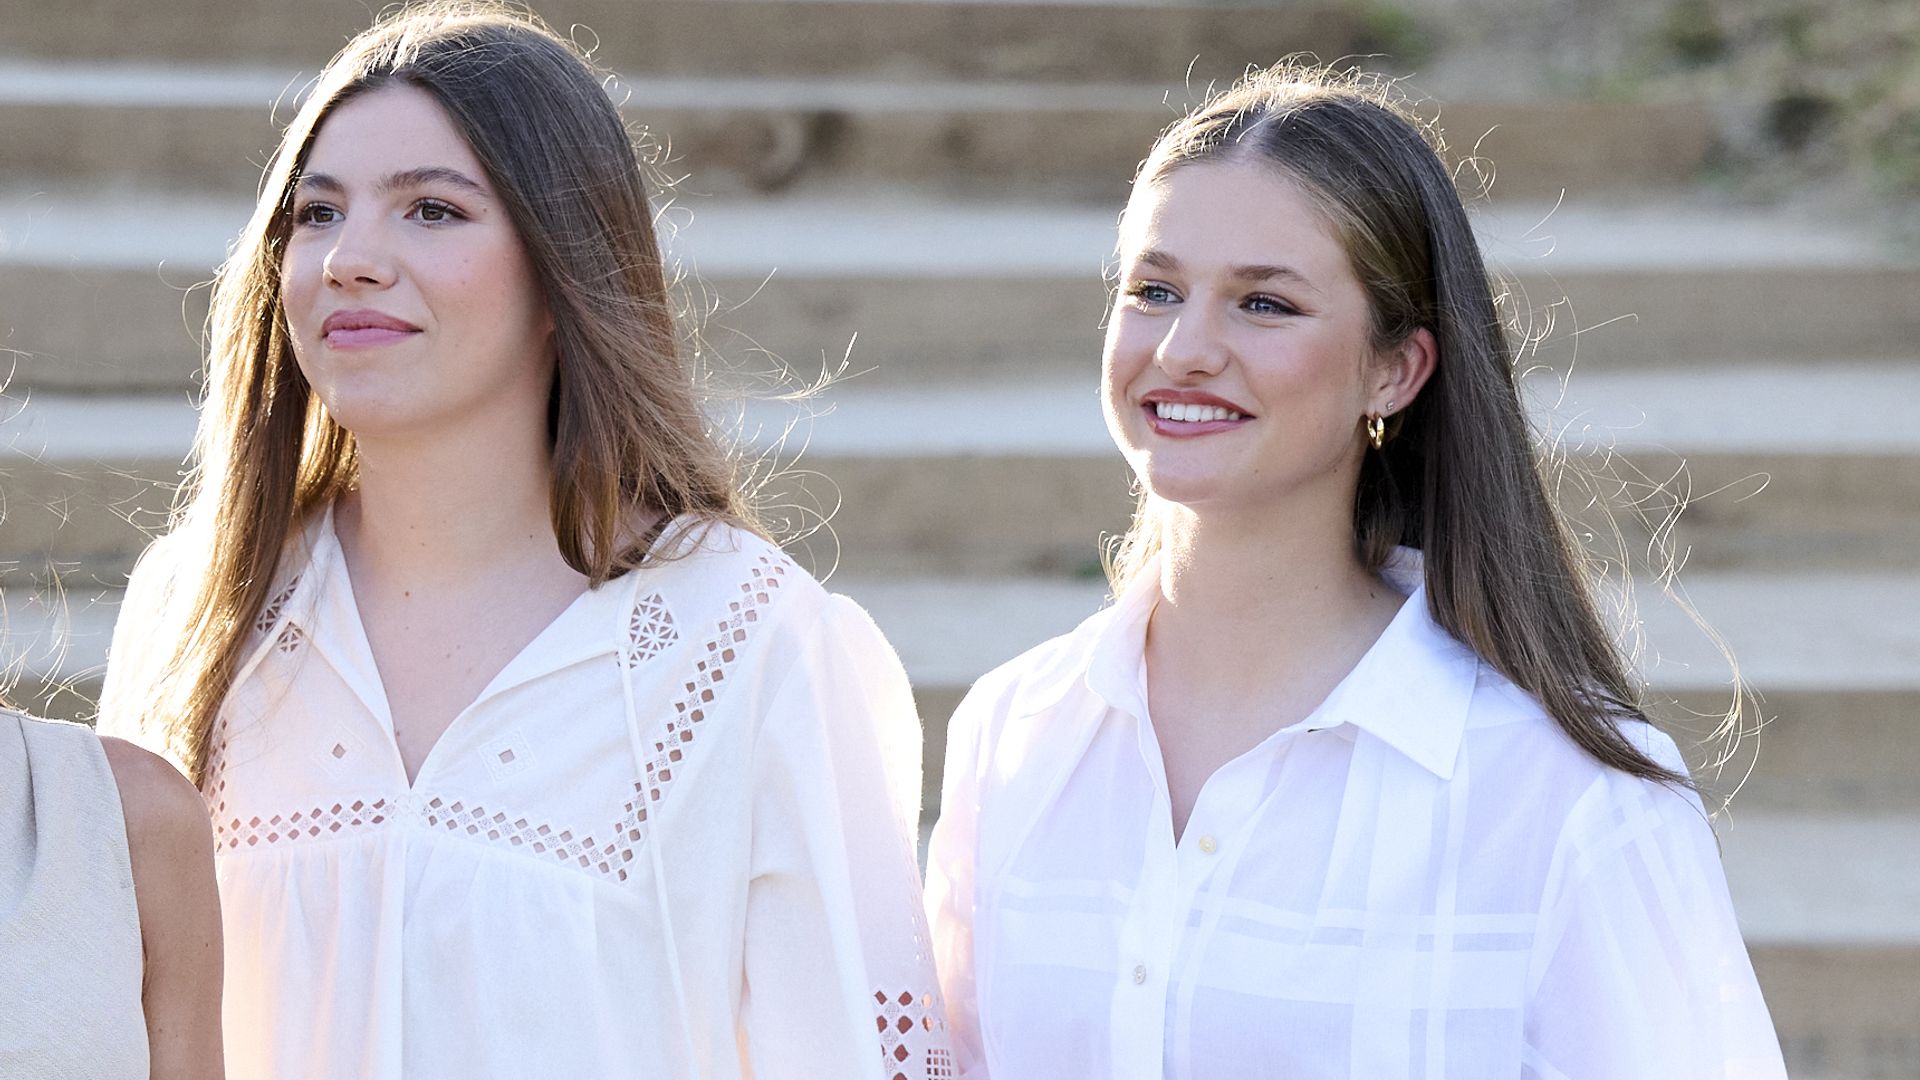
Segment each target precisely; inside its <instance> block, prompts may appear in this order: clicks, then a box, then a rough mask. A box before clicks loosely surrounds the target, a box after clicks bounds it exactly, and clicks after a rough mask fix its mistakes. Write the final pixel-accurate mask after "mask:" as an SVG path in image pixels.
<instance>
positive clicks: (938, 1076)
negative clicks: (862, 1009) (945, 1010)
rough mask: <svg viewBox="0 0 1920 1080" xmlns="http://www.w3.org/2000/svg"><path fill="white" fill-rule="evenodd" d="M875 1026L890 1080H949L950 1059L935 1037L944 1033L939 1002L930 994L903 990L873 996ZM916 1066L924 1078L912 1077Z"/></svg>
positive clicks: (951, 1059)
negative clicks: (920, 1079) (918, 1079)
mask: <svg viewBox="0 0 1920 1080" xmlns="http://www.w3.org/2000/svg"><path fill="white" fill-rule="evenodd" d="M873 1001H874V1006H875V1009H874V1025H875V1027H876V1028H877V1029H878V1031H879V1033H880V1057H881V1064H882V1066H883V1067H884V1068H885V1070H886V1075H887V1077H888V1078H889V1080H916V1078H917V1077H918V1076H920V1075H924V1076H925V1077H926V1080H952V1078H953V1076H954V1068H953V1055H952V1053H951V1052H949V1051H948V1049H947V1047H946V1040H945V1039H944V1038H942V1037H940V1035H939V1034H938V1033H940V1032H943V1031H945V1030H946V1020H945V1019H944V1018H943V1016H942V1014H941V1011H940V999H939V997H938V996H936V995H935V994H932V993H920V994H915V993H913V992H912V991H909V990H903V991H901V992H900V993H898V994H889V993H888V992H887V991H885V990H875V991H874V992H873ZM916 1063H917V1064H918V1066H919V1067H921V1068H924V1069H925V1070H926V1071H925V1072H924V1074H921V1073H915V1072H913V1071H912V1070H913V1069H914V1067H915V1065H916Z"/></svg>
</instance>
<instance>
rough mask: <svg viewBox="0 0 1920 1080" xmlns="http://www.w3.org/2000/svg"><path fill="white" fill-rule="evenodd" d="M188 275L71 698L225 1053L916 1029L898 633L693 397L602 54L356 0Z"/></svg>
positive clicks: (460, 10) (438, 1053)
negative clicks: (241, 221) (791, 543)
mask: <svg viewBox="0 0 1920 1080" xmlns="http://www.w3.org/2000/svg"><path fill="white" fill-rule="evenodd" d="M214 309H215V313H214V316H213V323H212V341H211V349H210V360H209V374H208V389H207V399H206V404H205V406H204V410H203V417H202V422H201V426H200V432H199V437H198V441H197V444H196V448H195V455H196V472H195V474H194V476H193V478H192V481H191V484H190V486H189V490H188V494H187V496H186V497H185V499H184V501H183V507H182V511H181V513H180V514H179V515H178V520H177V522H176V527H175V529H174V531H173V532H172V533H171V534H170V535H169V536H168V537H166V538H164V539H163V540H161V541H159V542H158V543H157V544H156V545H155V546H154V548H153V550H152V551H151V552H150V553H149V554H148V555H147V556H146V557H145V558H144V559H143V561H142V563H141V565H140V567H139V568H138V569H137V570H136V572H135V574H134V579H133V581H132V583H131V585H130V587H129V589H128V593H127V600H126V606H125V610H124V612H123V614H122V616H121V621H120V625H119V627H118V628H117V630H116V633H115V642H114V647H113V653H112V658H111V665H110V670H109V684H108V687H107V691H106V694H105V701H104V704H103V725H104V726H105V727H106V728H107V729H108V730H114V731H121V732H127V733H130V734H133V735H135V736H136V737H138V738H141V739H142V740H144V741H148V742H150V743H153V744H155V745H156V746H159V747H161V748H163V749H165V750H166V751H167V752H168V753H169V754H170V755H171V756H173V757H174V758H175V760H177V761H179V762H180V763H181V764H182V765H183V766H184V768H185V770H186V771H187V773H188V775H189V776H190V777H191V778H192V779H193V780H194V781H195V782H196V783H197V784H198V785H199V786H200V788H201V790H202V791H203V792H204V794H205V796H206V798H207V801H208V803H209V805H210V806H211V808H212V813H213V825H214V830H215V837H216V843H217V852H218V865H219V878H220V886H221V894H222V903H223V906H224V910H225V916H226V925H227V930H228V941H229V942H230V943H231V946H230V949H229V960H228V964H227V968H226V972H227V993H226V1006H225V1018H226V1029H227V1052H228V1060H229V1061H230V1062H231V1063H232V1066H233V1069H234V1071H235V1072H236V1073H237V1074H239V1075H244V1076H276V1077H290V1076H330V1077H332V1076H354V1077H363V1078H398V1077H402V1076H408V1077H415V1076H419V1077H424V1076H447V1077H454V1076H458V1077H488V1076H497V1077H515V1078H518V1077H526V1076H533V1075H548V1076H565V1077H594V1076H633V1075H647V1076H653V1075H659V1076H676V1077H713V1078H720V1077H738V1076H742V1075H747V1074H749V1073H750V1074H751V1075H753V1076H755V1077H758V1078H761V1080H765V1078H768V1077H815V1076H828V1075H830V1076H848V1077H859V1076H870V1077H875V1078H879V1077H882V1076H883V1075H884V1076H886V1077H894V1076H897V1075H904V1076H910V1077H915V1078H918V1077H921V1076H924V1075H926V1074H927V1072H928V1071H929V1070H932V1071H933V1072H934V1073H935V1074H936V1075H937V1074H938V1073H939V1071H940V1070H941V1069H942V1068H944V1067H945V1051H944V1049H943V1048H942V1044H941V1041H942V1034H941V1030H940V1023H939V1020H938V1015H937V1010H936V1009H935V1008H934V1006H933V999H932V992H933V990H934V987H933V985H932V979H933V974H932V969H931V965H930V962H929V957H928V956H927V955H926V954H925V950H924V948H923V946H922V942H923V941H924V937H925V935H924V930H923V927H924V924H923V922H922V921H921V916H920V912H919V905H918V896H917V893H916V886H917V873H916V869H915V866H914V862H913V847H912V839H911V837H912V831H911V830H912V827H913V821H914V818H915V816H916V810H917V805H918V787H919V785H918V780H919V774H918V748H917V740H918V728H917V721H916V717H915V713H914V707H913V702H912V699H911V696H910V694H909V691H908V688H907V684H906V679H905V676H904V674H903V672H902V670H901V667H900V664H899V661H898V660H897V659H896V658H895V656H894V654H893V653H892V651H891V649H890V648H889V647H888V645H887V643H886V642H885V640H884V639H883V638H882V637H881V636H880V634H879V632H878V631H877V630H876V629H875V627H874V626H873V624H872V622H871V621H870V620H869V619H868V618H867V616H866V614H865V613H864V612H862V611H861V610H860V609H859V608H858V607H856V606H854V605H853V604H852V603H850V602H849V601H847V600H845V599H844V598H841V597H837V596H833V595H831V594H829V593H827V592H826V591H825V590H824V589H823V588H822V587H821V586H820V585H819V584H818V583H817V582H815V581H814V580H812V579H811V578H810V577H809V576H808V575H807V574H806V573H805V572H803V571H802V570H801V569H800V568H799V567H797V566H796V565H795V564H793V563H792V562H790V561H789V560H788V559H787V558H786V557H785V556H783V555H782V553H781V552H780V550H779V548H778V547H776V546H775V545H774V544H773V543H771V542H770V541H768V540H767V539H765V538H764V537H763V536H762V535H761V533H760V532H759V530H758V528H757V527H756V524H755V520H754V515H753V511H752V509H751V507H750V506H749V504H748V502H747V501H746V500H745V499H744V498H743V497H742V495H741V493H740V490H739V486H738V478H737V476H736V460H735V458H734V457H733V456H732V455H731V452H730V451H729V450H728V449H727V448H726V447H725V446H723V445H722V444H721V443H719V442H717V441H716V440H715V439H714V438H713V437H711V436H710V435H709V433H708V430H707V423H706V419H705V416H704V414H703V410H702V402H701V400H700V398H699V395H698V394H697V393H696V386H695V382H694V379H693V375H692V373H691V372H690V370H689V368H688V366H687V364H686V362H685V359H684V357H683V356H682V355H681V353H680V351H679V349H678V347H677V342H676V334H675V326H674V318H673V315H672V312H671V306H670V301H669V295H668V287H667V276H666V271H665V267H664V265H663V260H662V255H661V252H660V248H659V245H658V242H657V239H656V236H655V233H654V229H653V225H652V210H651V208H650V206H649V201H648V190H647V186H646V184H645V183H644V182H643V176H642V173H641V171H640V168H639V166H638V164H637V162H636V157H635V152H634V147H633V145H632V144H631V142H630V141H629V138H628V134H627V131H626V129H625V128H624V126H623V124H622V121H621V118H620V115H619V113H618V112H617V110H616V109H615V108H614V106H613V104H612V103H611V102H610V101H609V100H608V97H607V94H606V91H605V89H604V88H603V84H602V81H601V75H600V73H597V72H595V71H594V70H593V69H592V68H590V67H589V65H588V64H587V63H586V62H585V60H584V59H583V57H582V56H581V55H580V54H579V53H578V52H577V51H576V50H575V49H574V48H573V47H572V46H571V45H569V44H568V43H566V42H564V41H562V40H561V39H559V38H558V37H556V36H555V35H553V34H552V33H551V32H549V31H547V30H546V29H544V28H543V27H541V26H539V25H537V24H536V23H534V22H533V21H532V20H531V19H530V18H529V17H526V16H523V15H519V14H515V13H513V12H511V11H508V10H507V9H505V8H501V7H493V6H489V5H484V4H472V3H467V4H457V5H435V6H425V7H414V8H409V9H404V10H402V11H400V12H399V13H397V14H395V15H393V16H391V17H389V18H387V19H384V20H383V21H381V22H380V23H378V24H377V25H376V26H375V27H374V28H373V29H371V30H369V31H367V32H366V33H364V34H362V35H361V36H360V37H358V38H356V39H355V40H354V41H353V42H351V43H350V44H349V45H348V46H347V48H346V49H345V50H344V51H343V52H342V53H341V54H340V55H339V56H338V57H337V58H336V59H335V60H334V61H333V62H332V63H331V64H330V65H329V66H328V67H327V69H326V70H325V71H324V72H323V73H322V75H321V76H320V78H319V80H318V81H317V83H316V85H315V86H314V88H313V89H312V91H311V94H310V97H309V98H308V100H307V101H306V103H305V104H304V105H303V106H302V107H301V109H300V111H299V113H298V115H297V116H296V117H295V118H294V120H293V122H292V123H291V125H290V126H289V127H288V129H287V131H286V134H285V136H284V139H283V141H282V144H281V146H280V149H279V151H278V153H277V154H276V156H275V157H274V159H273V162H272V164H271V165H270V166H269V168H268V172H267V177H266V182H265V184H264V187H263V191H262V197H261V200H260V203H259V207H258V209H257V211H256V212H255V214H254V217H253V219H252V221H251V223H250V224H249V225H248V227H247V229H246V232H245V233H244V234H243V235H242V237H241V239H240V242H239V244H238V245H237V247H236V249H235V251H234V253H233V255H232V256H231V258H230V259H229V260H228V262H227V264H226V266H225V267H224V269H223V270H222V272H221V274H220V277H219V280H218V282H217V283H216V286H215V297H214ZM883 1069H884V1070H885V1071H884V1072H883Z"/></svg>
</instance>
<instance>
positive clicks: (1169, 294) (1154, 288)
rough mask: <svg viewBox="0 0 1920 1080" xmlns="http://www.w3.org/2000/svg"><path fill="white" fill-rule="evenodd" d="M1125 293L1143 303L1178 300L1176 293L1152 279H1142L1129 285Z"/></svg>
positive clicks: (1162, 302)
mask: <svg viewBox="0 0 1920 1080" xmlns="http://www.w3.org/2000/svg"><path fill="white" fill-rule="evenodd" d="M1127 295H1128V296H1131V297H1133V298H1134V299H1135V300H1138V301H1140V302H1141V303H1143V304H1173V303H1178V302H1179V300H1180V296H1179V294H1178V293H1175V292H1174V291H1173V290H1172V289H1169V288H1167V287H1166V286H1165V285H1161V284H1159V283H1158V282H1153V281H1143V282H1140V283H1138V284H1136V285H1132V286H1129V287H1128V289H1127Z"/></svg>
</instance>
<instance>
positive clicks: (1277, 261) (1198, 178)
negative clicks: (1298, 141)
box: [1120, 161, 1346, 274]
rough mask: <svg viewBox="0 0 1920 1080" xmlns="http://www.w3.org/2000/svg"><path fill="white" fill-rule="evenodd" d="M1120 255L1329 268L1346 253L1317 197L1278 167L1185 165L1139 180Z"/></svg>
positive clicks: (1207, 264)
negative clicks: (1280, 171) (1278, 169)
mask: <svg viewBox="0 0 1920 1080" xmlns="http://www.w3.org/2000/svg"><path fill="white" fill-rule="evenodd" d="M1120 254H1121V257H1122V258H1124V259H1127V260H1129V261H1134V260H1140V259H1143V258H1145V259H1146V260H1147V261H1149V262H1155V261H1161V262H1163V261H1166V258H1167V257H1171V258H1172V260H1174V261H1176V262H1178V263H1179V264H1181V265H1182V266H1190V267H1192V268H1193V269H1196V270H1199V269H1201V268H1221V267H1230V266H1246V265H1291V266H1298V267H1299V268H1300V269H1301V270H1302V271H1303V272H1305V273H1308V274H1311V273H1312V271H1313V270H1316V269H1317V270H1320V271H1322V272H1326V271H1329V270H1332V269H1334V268H1337V267H1341V266H1344V264H1345V263H1346V252H1345V250H1344V249H1343V248H1342V246H1341V244H1340V241H1339V238H1338V237H1337V236H1336V235H1335V234H1334V232H1333V230H1332V229H1331V228H1330V227H1329V226H1328V224H1327V222H1326V219H1325V215H1323V214H1322V213H1321V212H1320V210H1319V208H1318V206H1317V205H1316V203H1315V201H1314V199H1313V197H1312V196H1311V195H1309V194H1308V193H1307V191H1306V190H1305V189H1304V188H1302V187H1301V186H1300V184H1299V183H1298V182H1297V181H1294V180H1292V179H1290V178H1288V177H1286V176H1284V175H1282V174H1280V173H1279V172H1277V171H1276V170H1274V169H1271V168H1267V167H1263V166H1260V165H1256V164H1251V163H1243V162H1232V161H1226V162H1200V163H1195V164H1190V165H1182V166H1179V167H1177V168H1174V169H1172V170H1170V171H1168V172H1164V173H1161V174H1160V175H1159V176H1156V177H1153V178H1151V179H1149V180H1143V181H1142V182H1140V183H1139V184H1136V185H1135V187H1134V191H1133V196H1132V198H1131V199H1130V200H1129V201H1128V203H1127V209H1126V212H1125V214H1123V215H1122V217H1121V220H1120Z"/></svg>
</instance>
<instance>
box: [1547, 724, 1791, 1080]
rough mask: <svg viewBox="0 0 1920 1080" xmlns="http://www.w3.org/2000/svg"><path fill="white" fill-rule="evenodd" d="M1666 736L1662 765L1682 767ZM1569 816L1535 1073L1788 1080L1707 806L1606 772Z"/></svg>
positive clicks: (1550, 913) (1553, 904)
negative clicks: (1747, 948) (1729, 891)
mask: <svg viewBox="0 0 1920 1080" xmlns="http://www.w3.org/2000/svg"><path fill="white" fill-rule="evenodd" d="M1659 741H1660V742H1661V743H1664V747H1656V748H1654V750H1655V753H1654V756H1655V757H1657V758H1661V759H1663V760H1666V761H1667V763H1668V764H1669V765H1674V766H1677V765H1678V764H1679V760H1680V759H1679V754H1678V753H1677V752H1675V751H1674V750H1673V747H1672V743H1671V741H1669V740H1666V739H1665V737H1664V736H1660V737H1659ZM1662 750H1664V751H1665V752H1661V751H1662ZM1570 821H1571V824H1570V826H1569V834H1570V836H1571V837H1574V839H1569V838H1567V837H1563V840H1562V844H1561V849H1560V851H1559V852H1558V853H1557V855H1556V859H1555V870H1554V872H1553V875H1552V879H1551V880H1550V881H1549V883H1548V890H1549V892H1548V896H1547V897H1546V903H1545V905H1544V908H1543V914H1542V921H1541V927H1540V934H1539V937H1538V938H1537V939H1536V946H1535V955H1534V963H1533V967H1532V972H1531V977H1532V983H1533V993H1532V996H1531V998H1530V1000H1529V1002H1528V1008H1527V1020H1526V1057H1525V1062H1526V1068H1525V1069H1524V1070H1523V1076H1525V1077H1528V1078H1538V1080H1550V1078H1561V1077H1578V1078H1581V1080H1586V1078H1593V1080H1616V1078H1617V1080H1631V1078H1637V1077H1648V1076H1676V1077H1678V1076H1684V1077H1688V1078H1689V1080H1785V1077H1786V1068H1785V1066H1784V1065H1783V1063H1782V1061H1781V1056H1780V1045H1779V1041H1778V1039H1777V1037H1776V1036H1775V1034H1774V1030H1773V1022H1772V1019H1771V1018H1770V1017H1769V1016H1768V1013H1767V1006H1766V1002H1765V1001H1763V1000H1762V998H1761V996H1760V987H1759V984H1758V982H1757V981H1756V980H1755V979H1754V974H1753V965H1752V963H1751V962H1750V961H1749V960H1748V958H1747V950H1746V945H1745V943H1744V942H1742V941H1741V938H1740V928H1739V926H1738V925H1737V924H1736V923H1735V922H1734V915H1733V902H1732V899H1731V897H1730V896H1729V895H1728V893H1727V882H1726V875H1725V873H1724V871H1723V870H1722V869H1721V866H1720V855H1719V851H1718V849H1717V848H1716V846H1715V842H1714V836H1713V830H1712V829H1711V828H1710V827H1709V825H1708V823H1707V817H1706V814H1705V812H1704V811H1703V810H1702V809H1701V805H1700V801H1699V799H1698V798H1697V797H1695V796H1693V795H1692V794H1690V793H1682V792H1677V791H1674V790H1672V789H1670V788H1667V787H1663V786H1660V785H1657V784H1653V783H1650V782H1646V781H1641V780H1637V779H1634V778H1632V777H1628V776H1626V775H1624V774H1621V773H1616V772H1613V771H1612V770H1607V773H1606V775H1603V776H1601V777H1600V778H1599V779H1597V780H1596V781H1595V782H1594V785H1593V787H1592V788H1591V789H1589V790H1588V791H1587V792H1586V794H1585V795H1584V796H1583V797H1582V799H1581V800H1580V804H1579V805H1578V806H1577V807H1576V809H1575V811H1574V816H1573V818H1572V819H1570Z"/></svg>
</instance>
